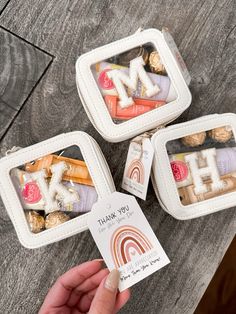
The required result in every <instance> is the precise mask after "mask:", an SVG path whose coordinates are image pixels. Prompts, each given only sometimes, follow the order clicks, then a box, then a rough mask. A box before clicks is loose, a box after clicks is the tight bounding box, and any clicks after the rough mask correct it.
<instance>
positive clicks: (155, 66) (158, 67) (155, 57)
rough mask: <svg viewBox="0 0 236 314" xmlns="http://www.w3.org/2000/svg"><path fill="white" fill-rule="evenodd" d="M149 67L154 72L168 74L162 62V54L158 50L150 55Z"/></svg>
mask: <svg viewBox="0 0 236 314" xmlns="http://www.w3.org/2000/svg"><path fill="white" fill-rule="evenodd" d="M149 67H150V70H151V71H152V72H153V73H156V74H161V75H166V69H165V67H164V65H163V63H162V62H161V58H160V55H159V53H158V52H157V51H153V52H151V53H150V56H149Z"/></svg>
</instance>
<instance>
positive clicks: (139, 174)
mask: <svg viewBox="0 0 236 314" xmlns="http://www.w3.org/2000/svg"><path fill="white" fill-rule="evenodd" d="M126 177H127V178H130V179H131V180H134V181H136V182H138V183H141V184H143V183H144V166H143V164H142V162H141V161H140V160H138V159H135V160H133V161H132V162H131V164H130V165H129V168H128V169H127V173H126Z"/></svg>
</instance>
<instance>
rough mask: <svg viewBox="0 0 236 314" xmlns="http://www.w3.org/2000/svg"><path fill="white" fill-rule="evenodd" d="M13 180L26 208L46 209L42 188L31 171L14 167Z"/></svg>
mask: <svg viewBox="0 0 236 314" xmlns="http://www.w3.org/2000/svg"><path fill="white" fill-rule="evenodd" d="M10 175H11V179H12V182H13V184H14V186H15V189H16V191H17V194H18V196H19V198H20V201H21V204H22V207H23V208H24V209H33V210H44V200H43V197H42V194H41V191H40V188H39V186H38V184H37V182H36V181H35V180H33V178H32V176H31V173H28V172H26V171H23V170H20V169H18V168H14V169H12V170H11V172H10Z"/></svg>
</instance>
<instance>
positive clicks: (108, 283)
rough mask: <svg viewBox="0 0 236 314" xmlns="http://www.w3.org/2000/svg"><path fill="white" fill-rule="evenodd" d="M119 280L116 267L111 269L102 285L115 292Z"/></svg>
mask: <svg viewBox="0 0 236 314" xmlns="http://www.w3.org/2000/svg"><path fill="white" fill-rule="evenodd" d="M119 280H120V273H119V271H118V270H117V269H113V270H112V271H111V272H110V274H109V275H108V276H107V278H106V280H105V283H104V287H105V288H106V289H108V290H110V291H112V292H115V291H116V290H117V288H118V285H119Z"/></svg>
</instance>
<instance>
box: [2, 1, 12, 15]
mask: <svg viewBox="0 0 236 314" xmlns="http://www.w3.org/2000/svg"><path fill="white" fill-rule="evenodd" d="M9 2H10V0H1V1H0V14H1V13H2V11H3V10H4V8H5V7H6V6H7V4H8V3H9Z"/></svg>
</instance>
